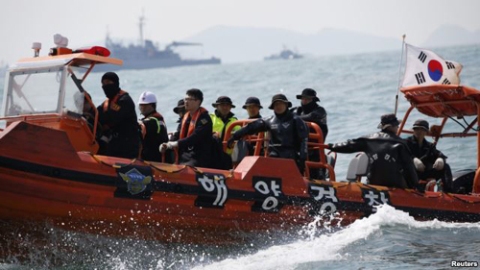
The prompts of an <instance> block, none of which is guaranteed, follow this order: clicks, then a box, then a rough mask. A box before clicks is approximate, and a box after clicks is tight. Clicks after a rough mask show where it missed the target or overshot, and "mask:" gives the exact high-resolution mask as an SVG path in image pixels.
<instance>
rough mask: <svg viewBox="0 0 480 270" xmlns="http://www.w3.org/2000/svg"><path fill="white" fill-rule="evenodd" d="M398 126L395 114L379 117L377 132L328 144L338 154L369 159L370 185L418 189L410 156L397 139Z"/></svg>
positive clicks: (368, 176)
mask: <svg viewBox="0 0 480 270" xmlns="http://www.w3.org/2000/svg"><path fill="white" fill-rule="evenodd" d="M399 124H400V122H399V121H398V119H397V117H396V116H395V115H394V114H386V115H382V117H381V122H380V124H379V125H378V128H380V129H381V131H380V132H376V133H373V134H371V135H368V136H365V137H360V138H357V139H353V140H348V141H346V142H343V143H336V144H328V146H327V149H330V150H332V151H334V152H338V153H355V152H365V153H366V154H367V156H368V158H369V173H368V175H367V178H368V180H369V184H372V185H381V186H387V187H398V188H417V185H418V178H417V173H416V172H415V166H414V164H413V158H412V154H411V152H410V150H409V148H408V146H407V143H406V141H405V140H403V139H402V138H400V137H399V136H397V131H398V125H399Z"/></svg>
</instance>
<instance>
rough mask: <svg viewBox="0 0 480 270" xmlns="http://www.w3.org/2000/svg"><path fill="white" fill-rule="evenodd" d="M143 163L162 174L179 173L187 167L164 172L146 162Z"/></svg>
mask: <svg viewBox="0 0 480 270" xmlns="http://www.w3.org/2000/svg"><path fill="white" fill-rule="evenodd" d="M143 163H145V164H147V165H148V166H150V167H152V168H153V169H155V170H157V171H159V172H162V173H179V172H181V171H183V170H185V168H186V167H187V166H186V165H184V166H183V167H182V168H180V169H178V170H164V169H160V168H159V167H157V166H155V165H153V164H152V163H150V162H147V161H143Z"/></svg>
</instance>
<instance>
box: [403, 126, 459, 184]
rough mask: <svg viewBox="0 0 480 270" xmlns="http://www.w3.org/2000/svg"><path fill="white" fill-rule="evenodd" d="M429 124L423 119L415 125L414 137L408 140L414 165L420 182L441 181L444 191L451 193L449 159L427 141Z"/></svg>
mask: <svg viewBox="0 0 480 270" xmlns="http://www.w3.org/2000/svg"><path fill="white" fill-rule="evenodd" d="M428 130H429V124H428V122H427V121H425V120H423V119H419V120H417V121H415V123H414V124H413V132H414V133H413V136H410V137H408V138H407V144H408V147H409V148H410V151H412V154H413V156H414V158H413V164H415V169H416V170H417V175H418V178H419V179H420V180H428V179H432V178H433V179H435V180H438V179H441V181H442V186H443V191H445V192H451V184H452V171H451V169H450V166H448V164H447V163H446V159H447V157H446V156H445V155H444V154H443V153H442V152H440V151H438V150H437V148H436V147H435V145H434V144H433V143H431V142H429V141H427V140H426V139H425V136H426V135H427V133H428Z"/></svg>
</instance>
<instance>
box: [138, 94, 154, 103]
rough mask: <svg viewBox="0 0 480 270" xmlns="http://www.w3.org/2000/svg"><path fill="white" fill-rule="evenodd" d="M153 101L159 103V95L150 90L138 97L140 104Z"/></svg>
mask: <svg viewBox="0 0 480 270" xmlns="http://www.w3.org/2000/svg"><path fill="white" fill-rule="evenodd" d="M151 103H157V97H156V96H155V94H154V93H152V92H149V91H147V92H143V93H142V94H141V95H140V98H139V99H138V104H139V105H140V104H151Z"/></svg>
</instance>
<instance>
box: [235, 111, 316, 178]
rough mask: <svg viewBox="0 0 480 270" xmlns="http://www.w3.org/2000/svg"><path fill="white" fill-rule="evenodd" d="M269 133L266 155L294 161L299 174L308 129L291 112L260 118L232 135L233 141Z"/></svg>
mask: <svg viewBox="0 0 480 270" xmlns="http://www.w3.org/2000/svg"><path fill="white" fill-rule="evenodd" d="M264 131H269V132H270V141H269V144H268V154H269V156H270V157H279V158H289V159H293V160H295V161H296V163H297V166H298V168H299V170H300V172H301V173H303V170H304V168H305V160H306V158H307V139H308V129H307V126H306V125H305V123H304V122H303V121H302V120H301V119H300V118H298V116H296V115H294V114H293V113H292V112H291V111H288V110H287V111H285V113H283V114H280V115H276V114H275V115H274V116H271V117H268V118H260V119H258V120H256V121H254V122H252V123H250V124H248V125H246V126H245V127H243V128H242V129H240V130H237V131H236V132H235V133H234V134H233V138H234V139H235V140H238V139H240V138H241V137H243V136H245V135H252V134H255V133H258V132H264Z"/></svg>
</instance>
